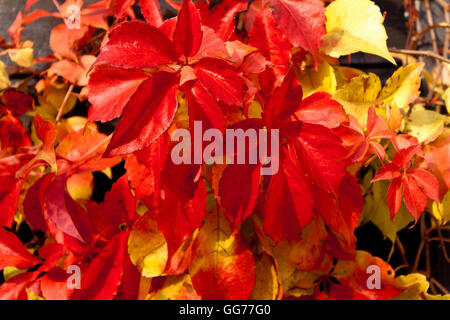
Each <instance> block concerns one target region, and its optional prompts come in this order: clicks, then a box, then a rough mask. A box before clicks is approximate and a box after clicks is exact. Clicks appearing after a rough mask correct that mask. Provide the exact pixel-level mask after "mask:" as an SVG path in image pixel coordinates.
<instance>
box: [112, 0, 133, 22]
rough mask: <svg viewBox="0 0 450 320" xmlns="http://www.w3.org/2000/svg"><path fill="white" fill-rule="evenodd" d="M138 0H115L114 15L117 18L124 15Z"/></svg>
mask: <svg viewBox="0 0 450 320" xmlns="http://www.w3.org/2000/svg"><path fill="white" fill-rule="evenodd" d="M135 2H136V0H114V15H115V16H116V18H120V17H122V16H123V14H124V13H125V11H127V10H128V9H130V7H131V6H132V5H133V4H134V3H135Z"/></svg>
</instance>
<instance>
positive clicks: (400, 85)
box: [379, 62, 424, 109]
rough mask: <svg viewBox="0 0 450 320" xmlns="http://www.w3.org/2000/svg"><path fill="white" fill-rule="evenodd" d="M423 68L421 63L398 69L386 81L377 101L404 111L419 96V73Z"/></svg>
mask: <svg viewBox="0 0 450 320" xmlns="http://www.w3.org/2000/svg"><path fill="white" fill-rule="evenodd" d="M423 67H424V64H423V63H421V62H420V63H413V64H410V65H407V66H405V67H400V68H398V69H397V71H395V72H394V74H393V75H392V76H391V77H390V78H389V79H388V80H387V82H386V84H385V86H384V87H383V90H381V93H380V96H379V100H382V101H384V102H387V103H389V104H390V105H395V106H397V108H400V109H404V108H406V107H408V105H409V104H410V103H412V102H414V100H416V99H417V97H418V96H419V95H420V91H419V88H420V82H421V78H420V73H421V72H422V70H423Z"/></svg>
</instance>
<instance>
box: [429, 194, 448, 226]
mask: <svg viewBox="0 0 450 320" xmlns="http://www.w3.org/2000/svg"><path fill="white" fill-rule="evenodd" d="M431 209H432V210H431V212H432V213H433V215H434V216H435V217H436V219H437V220H438V221H439V223H440V224H441V225H444V224H446V223H447V222H448V221H450V191H447V193H446V194H445V196H444V199H442V201H441V202H439V203H437V202H433V205H432V207H431Z"/></svg>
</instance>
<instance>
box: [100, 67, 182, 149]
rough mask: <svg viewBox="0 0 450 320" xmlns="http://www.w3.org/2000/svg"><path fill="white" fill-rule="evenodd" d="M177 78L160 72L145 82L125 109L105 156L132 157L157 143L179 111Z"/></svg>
mask: <svg viewBox="0 0 450 320" xmlns="http://www.w3.org/2000/svg"><path fill="white" fill-rule="evenodd" d="M176 83H177V76H176V75H175V74H171V73H167V72H158V73H156V74H155V75H154V76H153V78H150V79H148V80H146V81H144V82H143V83H142V84H141V85H140V86H139V88H138V89H137V91H136V93H135V94H134V95H133V96H132V97H131V99H130V100H129V102H128V104H127V106H126V107H125V109H124V112H123V117H122V120H121V121H120V123H119V125H118V126H117V127H116V131H115V132H114V135H113V137H112V139H111V142H110V144H109V145H108V148H107V149H106V151H105V155H106V156H109V157H110V156H115V155H120V154H127V153H132V152H134V151H137V150H141V149H143V148H145V147H147V146H148V145H150V144H151V143H152V142H153V141H155V140H156V139H158V138H159V137H160V136H161V135H162V134H163V133H164V132H165V131H166V130H167V128H169V126H170V124H171V122H172V119H173V117H174V116H175V112H176V111H177V100H176V90H177V86H176Z"/></svg>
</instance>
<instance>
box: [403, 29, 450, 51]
mask: <svg viewBox="0 0 450 320" xmlns="http://www.w3.org/2000/svg"><path fill="white" fill-rule="evenodd" d="M436 28H450V24H448V23H446V22H441V23H436V24H434V25H432V26H427V27H426V28H425V29H423V30H422V31H421V32H420V33H418V34H416V35H415V36H413V37H412V39H411V43H410V44H409V46H408V48H409V49H412V48H414V45H415V44H416V43H417V41H419V39H421V38H422V37H423V36H424V35H425V34H426V33H427V32H428V31H430V30H431V29H436Z"/></svg>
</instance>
